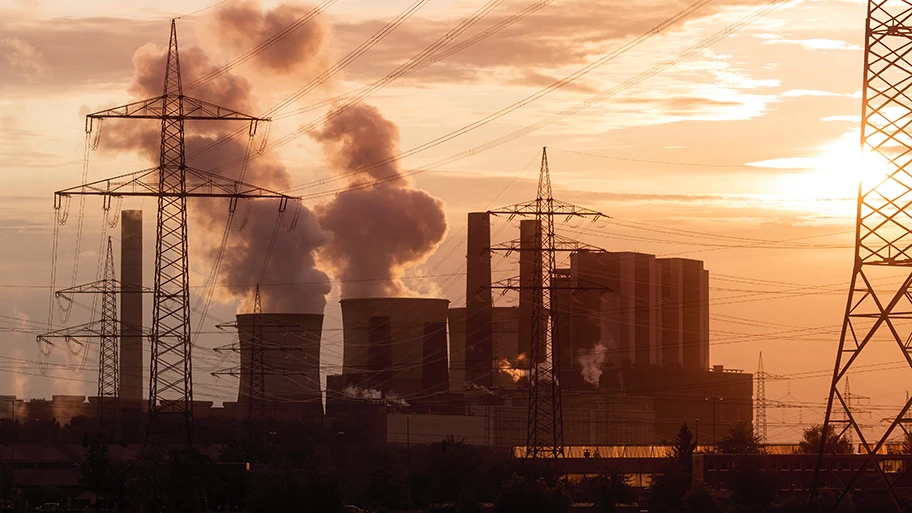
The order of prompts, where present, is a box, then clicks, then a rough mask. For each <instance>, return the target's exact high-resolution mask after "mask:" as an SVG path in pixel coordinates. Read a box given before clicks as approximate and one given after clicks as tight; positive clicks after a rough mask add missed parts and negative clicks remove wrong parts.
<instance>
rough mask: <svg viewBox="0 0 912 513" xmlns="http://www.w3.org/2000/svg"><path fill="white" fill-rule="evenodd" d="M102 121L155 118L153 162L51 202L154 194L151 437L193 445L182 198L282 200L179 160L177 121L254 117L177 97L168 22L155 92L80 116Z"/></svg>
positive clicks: (284, 203) (178, 85)
mask: <svg viewBox="0 0 912 513" xmlns="http://www.w3.org/2000/svg"><path fill="white" fill-rule="evenodd" d="M106 118H124V119H158V120H161V140H160V142H161V144H160V152H159V162H158V166H157V167H155V168H154V169H149V170H145V171H140V172H138V173H132V174H128V175H123V176H119V177H115V178H112V179H109V180H101V181H98V182H93V183H90V184H85V185H81V186H78V187H74V188H71V189H65V190H62V191H58V192H57V193H55V199H54V204H55V207H56V208H60V205H61V204H62V203H63V201H62V198H65V197H67V196H75V195H100V196H103V198H104V207H105V208H109V206H110V202H111V199H112V198H120V197H154V198H157V199H158V212H157V219H156V220H157V227H156V234H155V235H156V237H155V284H154V288H153V299H152V351H151V353H152V354H151V369H150V372H149V377H150V379H149V427H148V430H147V432H146V439H147V440H149V438H150V436H153V435H154V436H155V437H161V438H163V439H164V438H169V437H172V436H174V435H176V434H177V432H176V430H177V429H180V428H182V429H183V430H184V431H185V435H184V436H185V440H186V441H187V442H188V443H189V444H191V445H192V443H193V380H192V363H191V354H190V353H191V338H190V291H189V276H188V274H189V273H188V267H189V266H188V255H187V250H188V247H187V198H192V197H210V198H229V199H230V205H229V209H233V208H234V207H236V205H237V200H239V199H244V198H275V199H279V200H280V201H279V211H280V212H283V211H284V209H285V208H286V206H287V203H288V201H289V200H292V199H296V198H292V197H290V196H287V195H285V194H281V193H278V192H274V191H270V190H267V189H264V188H261V187H256V186H253V185H249V184H245V183H242V182H239V181H236V180H232V179H230V178H226V177H223V176H219V175H215V174H212V173H206V172H203V171H199V170H195V169H191V168H189V167H187V165H186V158H185V148H184V123H185V122H186V121H193V120H202V121H246V122H248V123H250V129H249V132H250V133H251V134H253V133H254V131H255V129H256V126H257V124H258V123H259V122H261V121H269V120H268V119H261V118H256V117H254V116H249V115H247V114H242V113H240V112H237V111H234V110H231V109H226V108H224V107H219V106H217V105H213V104H211V103H208V102H205V101H203V100H198V99H195V98H190V97H187V96H184V93H183V89H182V85H181V70H180V58H179V54H178V45H177V29H176V27H175V23H174V20H172V21H171V39H170V43H169V46H168V57H167V62H166V65H165V80H164V92H163V94H162V95H161V96H158V97H155V98H151V99H148V100H143V101H139V102H134V103H130V104H127V105H124V106H121V107H115V108H113V109H107V110H103V111H100V112H96V113H94V114H89V115H88V116H87V122H86V124H87V128H91V125H92V123H93V121H94V120H102V119H106Z"/></svg>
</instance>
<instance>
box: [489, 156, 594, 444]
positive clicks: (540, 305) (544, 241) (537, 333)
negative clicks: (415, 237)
mask: <svg viewBox="0 0 912 513" xmlns="http://www.w3.org/2000/svg"><path fill="white" fill-rule="evenodd" d="M489 213H490V214H495V215H506V216H510V217H513V216H520V217H533V218H534V219H535V220H536V221H537V223H536V224H537V225H538V226H539V227H540V230H541V237H540V238H538V241H540V247H541V249H540V252H541V255H542V262H541V267H540V269H539V268H536V273H539V275H540V278H541V280H542V281H541V282H540V285H533V286H531V287H530V288H531V289H532V291H531V292H532V341H531V345H530V350H529V353H530V354H529V411H528V418H527V421H528V431H527V442H526V457H527V458H543V457H545V458H562V457H564V420H563V406H562V403H561V388H560V365H559V362H560V354H559V353H560V348H559V345H558V344H556V343H553V342H554V341H555V338H554V336H553V335H554V332H555V326H556V325H557V322H556V316H557V314H558V308H557V307H556V306H554V305H553V302H552V301H553V299H554V296H555V294H554V292H555V289H556V286H555V280H554V277H555V275H556V271H557V265H556V264H557V256H556V255H557V253H558V252H559V251H562V250H566V249H567V248H569V247H570V246H572V243H569V242H567V241H566V240H565V239H562V238H561V237H559V236H558V235H557V234H556V233H555V222H554V218H555V216H565V217H566V218H568V219H569V218H571V217H581V218H586V217H588V218H591V219H592V220H593V221H595V220H596V219H598V218H600V217H607V216H605V215H604V214H602V213H600V212H596V211H594V210H589V209H586V208H583V207H578V206H576V205H571V204H569V203H565V202H563V201H559V200H556V199H554V196H553V194H552V191H551V172H550V170H549V169H548V149H547V148H543V149H542V162H541V171H540V173H539V178H538V192H537V194H536V197H535V199H534V200H533V201H530V202H527V203H520V204H517V205H511V206H509V207H504V208H501V209H497V210H492V211H490V212H489ZM538 241H537V242H538ZM492 249H495V248H492ZM511 250H512V249H511ZM534 251H535V252H538V251H539V250H538V248H535V249H534ZM536 266H537V264H536ZM535 278H536V280H535V281H536V282H537V281H538V278H539V276H536V277H535ZM521 286H528V284H521ZM494 288H509V289H516V288H517V287H516V286H513V285H507V286H504V287H497V286H495V287H494ZM549 317H550V318H549ZM549 321H550V322H549Z"/></svg>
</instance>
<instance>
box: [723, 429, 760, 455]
mask: <svg viewBox="0 0 912 513" xmlns="http://www.w3.org/2000/svg"><path fill="white" fill-rule="evenodd" d="M716 447H717V449H718V451H719V452H721V453H723V454H762V453H763V443H762V442H761V441H760V437H759V436H757V435H756V434H754V428H753V426H751V423H750V422H739V423H737V424H735V425H734V426H732V427H730V428H729V430H728V434H727V435H725V437H724V438H723V439H722V440H719V443H718V444H716Z"/></svg>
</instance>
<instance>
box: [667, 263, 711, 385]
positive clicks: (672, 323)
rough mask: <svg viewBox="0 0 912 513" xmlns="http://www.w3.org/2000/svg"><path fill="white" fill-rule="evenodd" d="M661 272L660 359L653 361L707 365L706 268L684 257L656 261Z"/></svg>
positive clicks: (707, 299) (707, 366)
mask: <svg viewBox="0 0 912 513" xmlns="http://www.w3.org/2000/svg"><path fill="white" fill-rule="evenodd" d="M656 262H657V263H658V264H659V267H660V268H661V274H662V325H661V329H662V359H661V361H656V362H654V363H662V364H664V365H683V366H684V367H687V368H690V369H708V368H709V271H706V270H705V269H703V262H701V261H699V260H689V259H686V258H659V259H657V260H656Z"/></svg>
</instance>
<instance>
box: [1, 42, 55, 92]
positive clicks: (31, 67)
mask: <svg viewBox="0 0 912 513" xmlns="http://www.w3.org/2000/svg"><path fill="white" fill-rule="evenodd" d="M45 72H46V65H45V62H44V56H43V55H41V52H39V51H38V50H37V49H36V48H35V47H34V46H32V45H30V44H29V43H27V42H26V41H23V40H22V39H12V38H8V39H0V74H4V75H6V76H7V77H9V76H16V75H18V76H20V77H21V78H23V79H25V81H26V82H33V81H35V80H36V79H38V78H40V77H41V76H42V75H44V74H45Z"/></svg>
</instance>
